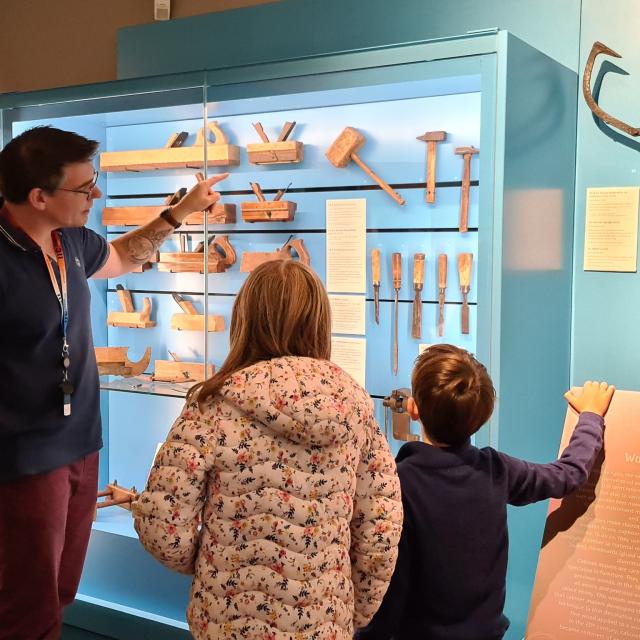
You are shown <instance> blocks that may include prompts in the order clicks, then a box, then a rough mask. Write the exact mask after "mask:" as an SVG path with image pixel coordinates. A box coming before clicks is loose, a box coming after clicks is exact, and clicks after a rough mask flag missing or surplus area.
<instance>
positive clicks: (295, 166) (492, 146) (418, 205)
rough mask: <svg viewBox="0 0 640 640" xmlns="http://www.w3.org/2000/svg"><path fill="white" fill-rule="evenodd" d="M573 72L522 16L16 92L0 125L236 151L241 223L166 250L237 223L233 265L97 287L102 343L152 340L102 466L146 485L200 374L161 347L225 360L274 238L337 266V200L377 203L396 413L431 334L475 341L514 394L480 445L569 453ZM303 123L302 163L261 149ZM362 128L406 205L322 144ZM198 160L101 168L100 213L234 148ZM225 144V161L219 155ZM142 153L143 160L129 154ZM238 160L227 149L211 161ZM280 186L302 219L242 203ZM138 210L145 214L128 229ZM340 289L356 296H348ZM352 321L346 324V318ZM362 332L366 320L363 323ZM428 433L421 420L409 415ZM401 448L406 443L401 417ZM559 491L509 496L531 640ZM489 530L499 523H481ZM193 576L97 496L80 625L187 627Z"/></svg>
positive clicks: (381, 328)
mask: <svg viewBox="0 0 640 640" xmlns="http://www.w3.org/2000/svg"><path fill="white" fill-rule="evenodd" d="M575 90H576V77H575V74H574V73H573V72H571V71H570V70H568V69H566V68H565V67H563V66H562V65H560V64H558V63H557V62H555V61H553V60H552V59H550V58H548V57H546V56H544V55H543V54H541V53H540V52H538V51H536V50H535V49H533V48H531V47H530V46H528V45H527V44H525V43H523V42H522V41H520V40H518V39H517V38H514V37H513V36H511V35H510V34H508V33H506V32H484V33H478V34H473V35H467V36H461V37H457V38H446V39H441V40H433V41H428V42H418V43H411V44H408V45H398V46H390V47H383V48H378V49H370V50H360V51H354V52H347V53H342V54H337V55H329V56H320V57H311V58H304V59H299V60H287V61H282V62H274V63H269V64H255V65H243V66H241V67H236V68H224V69H208V70H205V71H202V72H197V73H189V74H180V75H172V76H166V77H153V78H144V79H132V80H126V81H118V82H112V83H106V84H99V85H90V86H83V87H72V88H68V89H61V90H52V91H45V92H38V93H33V94H18V95H8V96H2V97H0V108H1V111H0V114H1V115H0V117H1V118H2V136H3V143H4V142H6V141H7V140H8V139H10V138H11V137H12V136H15V135H17V134H18V133H19V132H21V131H23V130H25V129H27V128H29V127H32V126H35V125H39V124H51V125H53V126H58V127H60V128H65V129H71V130H74V131H77V132H79V133H81V134H83V135H87V136H89V137H92V138H94V139H96V140H99V141H100V144H101V155H100V157H99V158H96V163H101V162H103V161H104V160H105V155H104V154H105V153H111V152H116V153H117V152H121V151H132V150H145V149H157V148H160V147H163V146H164V144H165V143H166V141H167V140H168V138H169V137H170V136H171V135H172V134H173V133H176V132H180V131H185V132H186V133H187V139H186V142H185V145H186V146H191V145H193V143H194V142H195V140H196V137H197V134H198V131H199V130H200V129H202V128H203V127H204V128H205V130H206V129H208V127H209V125H210V124H211V123H212V122H214V121H215V122H217V124H218V126H219V127H220V129H221V130H222V131H223V133H224V134H225V136H226V137H227V139H228V140H227V141H228V143H229V144H231V145H235V146H236V147H238V148H239V156H238V163H237V164H235V165H234V166H231V167H229V168H228V170H229V171H230V172H231V175H230V177H229V178H228V179H227V180H226V181H225V182H224V183H221V185H220V187H221V191H222V195H223V198H222V202H224V203H226V204H228V205H236V222H234V223H229V224H217V223H214V222H211V223H210V222H209V221H206V220H203V223H202V224H195V225H189V226H183V227H182V228H181V229H180V230H179V232H178V233H176V234H175V235H174V236H173V237H172V238H171V239H170V240H169V241H167V243H166V244H165V246H163V248H162V251H163V252H176V251H178V250H180V244H181V238H182V243H183V247H182V248H183V249H186V250H188V249H189V248H193V247H194V245H195V244H196V243H197V242H199V241H204V240H205V239H207V238H210V237H211V235H212V234H217V235H218V236H219V235H221V234H224V235H227V236H228V238H229V240H230V242H231V244H232V246H233V248H234V250H235V252H236V254H237V257H238V259H237V262H236V263H235V264H233V265H232V266H231V267H230V268H228V269H227V270H226V271H224V272H222V273H210V274H208V275H206V276H205V275H202V274H199V273H171V272H166V271H161V270H159V269H158V266H157V265H153V266H152V268H151V269H149V270H147V271H144V272H142V273H134V274H129V275H126V276H124V277H122V278H118V279H115V280H110V281H108V282H100V281H96V282H93V283H92V295H93V301H92V304H93V320H94V335H95V343H96V345H99V346H126V347H128V349H129V355H130V357H131V359H132V360H137V359H138V358H140V357H141V356H142V355H143V353H144V350H145V349H146V348H147V347H151V349H152V358H151V363H150V365H149V367H148V368H147V371H146V374H147V375H146V376H143V377H142V378H119V377H113V376H111V377H103V378H102V387H103V393H102V400H103V424H104V430H105V447H104V450H103V452H102V458H101V460H102V467H101V484H105V483H106V482H108V481H111V480H117V481H118V482H119V483H120V484H121V485H124V486H132V485H134V486H136V487H138V488H142V487H143V486H144V484H145V482H146V477H147V473H148V470H149V467H150V466H151V463H152V461H153V457H154V455H155V451H156V448H157V446H158V444H159V443H160V442H162V440H163V439H164V437H165V436H166V434H167V432H168V430H169V428H170V426H171V423H172V420H173V419H174V418H175V416H176V415H177V414H178V412H179V411H180V409H181V407H182V405H183V402H184V400H183V398H184V392H185V389H186V388H188V386H189V385H188V384H187V383H182V382H165V383H163V382H153V381H151V380H150V379H149V374H151V373H152V372H153V371H154V362H155V360H157V359H167V358H168V354H169V352H173V353H175V354H176V355H177V356H179V357H180V358H181V359H182V360H184V361H194V362H202V363H204V362H206V363H209V364H211V365H213V366H219V365H220V364H221V362H222V361H223V360H224V357H225V354H226V351H227V349H228V326H229V321H230V316H231V309H232V305H233V301H234V296H235V294H236V293H237V291H238V289H239V287H240V285H241V284H242V282H243V281H244V279H245V278H246V276H247V274H246V273H244V272H243V271H241V269H240V265H241V263H242V256H243V255H244V254H245V253H247V252H256V251H257V252H271V251H275V250H276V249H278V248H279V247H281V246H282V245H283V244H284V243H285V242H286V241H287V239H288V238H289V237H290V236H291V235H293V237H294V238H295V239H302V240H303V241H304V245H305V247H306V249H307V251H308V253H309V255H310V258H311V265H312V267H313V268H314V269H315V270H316V271H317V273H318V274H319V275H320V277H321V278H323V280H325V281H326V277H327V227H326V207H327V201H328V200H336V199H337V200H339V199H361V200H364V201H365V204H366V234H365V235H366V270H367V271H366V283H367V284H366V291H364V292H352V293H356V294H357V295H359V296H360V297H364V299H365V302H364V304H365V329H364V333H363V334H362V335H357V336H356V339H358V340H365V341H366V344H365V353H366V361H365V362H366V363H365V386H366V388H367V390H368V391H369V393H370V394H371V396H372V397H373V399H374V402H375V404H376V412H377V416H378V418H379V421H380V423H381V424H384V413H383V406H382V400H383V399H384V398H385V397H386V396H388V395H389V393H390V392H391V391H392V390H393V389H398V388H402V387H408V386H410V373H411V369H412V365H413V362H414V360H415V358H416V357H417V355H418V352H419V349H420V347H421V345H425V344H434V343H438V342H450V343H453V344H457V345H460V346H462V347H464V348H466V349H469V350H470V351H472V352H474V353H476V355H477V357H478V358H479V359H480V360H481V361H482V362H484V363H485V365H486V366H487V367H488V369H489V371H490V373H491V375H492V378H493V380H494V384H495V387H496V390H497V395H498V402H497V406H496V411H495V413H494V415H493V417H492V419H491V421H490V423H489V424H487V425H486V426H485V427H484V428H483V429H482V430H481V431H480V432H479V433H478V434H477V435H476V444H478V445H481V446H484V445H492V446H494V447H499V448H500V449H502V450H505V451H507V452H509V453H511V454H513V455H517V456H521V457H525V458H528V459H531V460H535V461H542V460H549V459H552V458H554V457H555V455H556V453H557V448H558V444H559V441H560V434H561V429H562V422H563V415H564V410H565V409H564V406H563V399H562V394H563V392H564V391H565V390H566V388H567V386H568V383H569V347H570V313H571V265H572V231H573V221H572V215H573V213H572V212H573V198H574V169H575V158H574V153H575ZM286 121H291V122H293V121H295V122H296V123H297V124H296V127H295V129H294V130H293V133H292V135H291V140H297V141H300V142H302V143H303V144H304V159H303V160H302V161H301V162H297V163H282V164H280V163H267V164H253V163H251V162H250V161H249V157H248V155H247V146H248V145H251V144H255V143H259V142H260V138H259V136H258V133H257V131H256V129H255V128H254V126H253V124H254V123H256V122H260V123H261V124H262V126H263V128H264V131H265V132H266V134H267V136H268V137H269V138H270V139H271V140H273V139H275V138H276V137H277V136H278V133H279V132H280V130H281V128H282V126H283V125H284V123H285V122H286ZM346 126H352V127H355V128H356V129H358V130H359V131H361V133H363V134H364V135H365V137H366V144H365V145H364V147H363V149H362V150H361V152H360V157H361V158H362V160H363V161H364V162H365V163H367V164H368V165H369V166H371V167H372V168H373V169H374V170H375V171H376V173H378V174H379V175H380V176H382V177H383V178H384V180H386V181H387V182H388V183H390V184H391V185H392V187H393V188H394V189H395V190H396V191H397V192H399V193H400V194H401V196H402V197H403V198H404V199H405V200H406V204H405V205H404V206H399V205H398V204H397V203H396V202H394V201H393V200H392V199H391V198H390V197H389V196H388V195H387V194H386V193H385V192H384V191H382V190H381V189H380V188H379V187H378V186H377V185H376V184H375V183H374V182H372V181H371V179H370V178H369V177H368V176H367V175H366V174H365V173H363V172H362V171H361V170H360V169H359V168H358V167H357V166H356V165H355V164H354V163H350V164H349V165H348V166H347V167H345V168H343V169H337V168H336V167H334V166H333V165H332V164H330V163H329V162H328V161H327V159H326V157H325V152H326V150H327V149H328V148H329V146H330V145H331V143H332V142H333V141H334V140H335V139H336V138H337V137H338V135H339V134H340V132H341V131H342V130H343V128H344V127H346ZM436 130H442V131H446V132H447V138H446V140H445V141H443V142H442V143H440V144H439V146H438V149H437V171H436V201H435V203H433V204H428V203H427V202H426V201H425V172H426V167H425V156H426V153H425V152H426V145H425V143H424V142H422V141H419V140H417V139H416V138H417V137H418V136H421V135H422V134H424V133H425V132H426V131H436ZM463 146H474V147H476V148H478V149H479V154H478V155H476V156H475V157H474V158H473V161H472V165H471V176H470V180H471V182H470V199H469V229H468V231H467V232H460V231H459V230H458V216H459V207H460V198H461V184H462V177H463V162H462V159H461V157H460V156H459V155H456V154H455V149H456V148H457V147H463ZM194 149H195V150H196V152H197V153H200V154H201V156H199V157H198V159H197V161H195V162H193V161H192V162H191V163H189V166H188V167H182V168H167V167H166V166H164V167H163V166H160V167H155V168H151V167H142V168H141V167H133V169H135V170H117V171H107V172H102V173H101V175H100V181H99V185H100V187H101V189H102V191H103V192H104V198H103V199H102V200H101V201H98V202H96V204H95V206H94V210H93V212H92V217H91V221H90V225H91V226H92V227H93V228H95V229H97V230H98V231H99V232H100V233H103V234H105V235H106V236H107V237H108V238H109V239H113V238H115V237H118V235H120V234H122V233H124V232H126V230H127V227H126V226H124V225H122V224H120V223H118V224H113V223H108V224H106V225H105V224H103V222H104V220H103V212H104V209H105V208H113V207H144V206H147V207H151V206H152V207H160V206H162V203H163V201H164V199H165V197H167V196H170V195H171V194H173V193H174V192H175V191H176V190H177V189H179V188H180V187H183V186H184V187H190V186H191V185H192V184H194V182H195V177H194V173H195V171H197V170H198V169H200V170H203V167H204V166H205V165H206V164H207V163H208V162H209V161H210V160H211V158H212V157H213V155H212V154H215V153H217V150H213V149H211V148H210V147H209V146H204V145H203V146H202V147H199V151H198V148H197V147H194ZM210 156H211V157H210ZM129 169H132V167H129ZM223 170H227V167H225V166H209V167H208V168H207V169H206V173H207V174H209V175H210V174H211V173H212V172H219V171H223ZM256 182H257V183H259V184H260V185H261V187H262V189H263V191H264V194H265V196H266V198H267V199H272V198H273V197H274V194H276V193H277V191H278V190H279V189H283V188H285V187H287V186H288V185H289V187H288V190H287V192H286V196H285V197H284V199H285V200H288V201H291V202H295V203H296V207H297V208H296V213H295V217H294V219H293V220H291V221H287V222H278V221H274V220H260V221H258V222H246V221H244V220H243V216H242V214H241V211H242V203H246V202H255V201H256V198H255V196H254V194H253V192H252V189H251V187H250V184H249V183H256ZM129 228H130V227H129ZM373 249H378V250H380V253H381V286H380V323H379V324H377V323H376V322H375V321H374V304H373V288H372V274H371V262H370V255H371V251H372V250H373ZM394 252H398V253H400V254H401V256H402V265H403V269H402V286H401V288H400V291H399V305H398V306H399V310H398V319H399V323H398V354H399V357H398V372H397V374H395V375H394V373H393V370H392V348H393V333H394V324H393V318H394V315H393V296H394V291H393V286H392V271H391V254H392V253H394ZM418 252H421V253H424V254H425V256H426V260H425V265H426V268H425V276H424V289H423V291H422V312H423V321H422V337H421V338H420V339H414V338H412V337H411V317H412V300H413V284H412V260H413V255H414V254H415V253H418ZM461 253H471V254H472V255H473V269H472V275H471V290H470V294H469V303H470V327H469V333H462V331H461V309H462V305H461V301H462V298H461V294H460V288H459V280H458V273H457V268H456V264H457V257H458V255H460V254H461ZM440 254H446V255H447V257H448V280H447V292H446V303H445V310H444V316H445V323H444V332H443V335H442V336H439V335H438V332H437V316H438V286H437V263H438V256H439V255H440ZM119 286H122V287H124V288H125V289H128V290H129V291H130V292H131V294H132V297H133V301H134V304H135V306H136V308H137V309H140V308H141V306H142V304H143V299H144V298H145V297H147V298H149V299H150V301H151V305H152V319H153V320H154V321H155V323H156V324H155V326H153V327H149V328H146V329H138V328H129V327H113V326H109V325H107V322H106V320H107V317H108V314H109V313H110V312H113V311H117V310H119V301H118V295H117V290H118V287H119ZM176 293H177V294H180V295H182V296H183V297H184V298H185V299H187V300H189V301H192V302H193V303H194V305H195V306H196V307H197V309H198V310H199V311H200V313H202V314H203V315H204V316H205V319H204V321H205V322H208V317H209V316H222V318H223V319H224V327H225V328H224V329H223V330H220V331H216V332H208V333H206V334H205V333H204V332H202V331H175V330H174V329H172V326H171V323H172V316H173V315H174V314H175V313H179V312H180V309H179V308H178V306H177V305H176V302H175V300H174V297H173V295H172V294H176ZM336 293H339V292H336ZM337 337H345V336H337ZM350 337H353V336H350ZM412 430H413V432H414V433H415V434H418V433H419V429H418V425H416V424H414V425H412ZM389 440H390V445H391V447H392V449H393V450H394V451H397V450H398V448H399V447H400V446H401V445H402V442H398V441H396V440H394V439H393V437H392V435H391V434H389ZM544 516H545V505H536V506H532V507H527V508H523V509H519V510H513V511H511V512H510V514H509V520H510V532H511V549H510V559H509V576H508V599H507V614H508V615H509V617H510V619H511V621H512V625H511V628H510V630H509V633H508V636H507V637H508V638H521V637H522V635H523V633H524V625H525V622H526V617H527V609H528V602H529V597H530V591H531V587H532V583H533V578H534V574H535V565H536V560H537V552H538V548H539V544H540V539H541V534H542V528H543V525H544ZM480 526H481V523H480ZM189 584H190V580H189V578H188V577H185V576H180V575H177V574H172V573H171V572H169V571H168V570H165V569H164V568H163V567H162V566H161V565H160V564H158V563H157V562H155V560H153V559H152V558H151V557H150V556H148V555H147V554H146V553H145V552H144V550H143V549H142V547H141V546H140V544H139V542H138V540H137V538H136V536H135V532H134V530H133V526H132V522H131V518H130V514H129V513H128V512H127V511H126V510H123V509H119V508H117V507H113V508H109V509H105V510H100V512H99V515H98V518H97V520H96V522H95V523H94V530H93V533H92V538H91V544H90V549H89V553H88V557H87V562H86V566H85V570H84V574H83V578H82V582H81V585H80V592H79V594H78V598H77V601H76V603H74V605H73V606H72V607H70V609H69V610H68V612H67V616H66V619H67V622H68V623H69V624H73V625H76V626H79V627H83V628H86V629H89V630H91V631H94V632H97V633H107V634H108V635H110V636H112V637H117V638H123V639H125V638H141V637H153V638H180V637H188V631H187V625H186V623H185V619H184V611H185V608H186V604H187V600H188V591H189Z"/></svg>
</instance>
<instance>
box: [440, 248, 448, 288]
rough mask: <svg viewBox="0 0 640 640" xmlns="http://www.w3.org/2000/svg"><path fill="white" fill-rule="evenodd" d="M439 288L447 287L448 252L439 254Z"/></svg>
mask: <svg viewBox="0 0 640 640" xmlns="http://www.w3.org/2000/svg"><path fill="white" fill-rule="evenodd" d="M438 288H439V289H446V288H447V254H446V253H441V254H440V255H439V256H438Z"/></svg>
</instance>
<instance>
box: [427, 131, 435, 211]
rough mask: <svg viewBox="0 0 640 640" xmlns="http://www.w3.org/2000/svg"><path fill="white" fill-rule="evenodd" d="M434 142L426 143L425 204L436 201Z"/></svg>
mask: <svg viewBox="0 0 640 640" xmlns="http://www.w3.org/2000/svg"><path fill="white" fill-rule="evenodd" d="M436 144H437V143H436V142H435V140H429V141H428V142H427V202H428V203H433V202H435V201H436Z"/></svg>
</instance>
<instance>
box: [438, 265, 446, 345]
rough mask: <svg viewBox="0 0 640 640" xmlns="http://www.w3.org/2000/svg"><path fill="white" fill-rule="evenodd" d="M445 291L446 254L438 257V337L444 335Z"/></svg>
mask: <svg viewBox="0 0 640 640" xmlns="http://www.w3.org/2000/svg"><path fill="white" fill-rule="evenodd" d="M446 289H447V254H446V253H441V254H440V255H439V256H438V335H439V336H442V335H443V333H444V296H445V291H446Z"/></svg>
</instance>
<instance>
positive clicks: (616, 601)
mask: <svg viewBox="0 0 640 640" xmlns="http://www.w3.org/2000/svg"><path fill="white" fill-rule="evenodd" d="M576 421H577V416H576V415H575V413H574V412H573V411H571V410H569V412H568V414H567V419H566V422H565V428H564V433H563V437H562V444H561V448H564V446H565V445H566V443H567V442H568V440H569V437H570V435H571V432H572V431H573V428H574V426H575V424H576ZM604 442H605V445H604V449H603V451H602V452H601V454H600V456H599V458H598V460H597V462H596V465H595V468H594V470H593V472H592V474H591V476H590V478H589V480H588V482H587V484H586V485H585V486H584V487H583V488H582V489H580V490H579V491H577V492H575V493H574V494H573V495H571V496H568V497H567V498H565V499H564V500H552V501H551V504H550V507H549V514H548V516H547V523H546V526H545V531H544V537H543V541H542V550H541V551H540V558H539V561H538V570H537V574H536V580H535V586H534V590H533V596H532V600H531V608H530V610H529V623H528V626H527V634H526V640H591V639H595V640H627V639H629V640H631V639H634V640H637V639H638V638H640V393H638V392H632V391H616V394H615V395H614V397H613V401H612V403H611V407H610V408H609V413H608V414H607V417H606V427H605V438H604Z"/></svg>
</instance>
